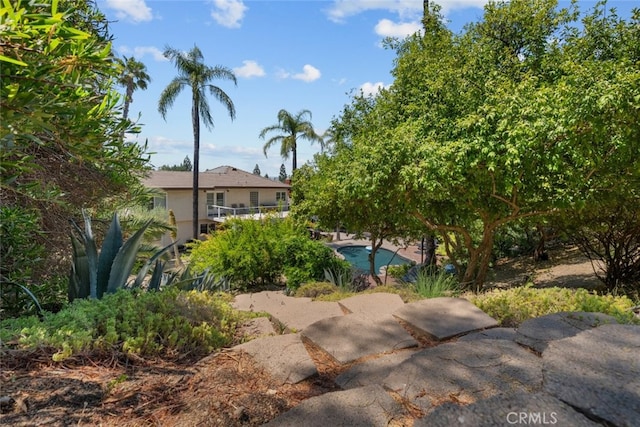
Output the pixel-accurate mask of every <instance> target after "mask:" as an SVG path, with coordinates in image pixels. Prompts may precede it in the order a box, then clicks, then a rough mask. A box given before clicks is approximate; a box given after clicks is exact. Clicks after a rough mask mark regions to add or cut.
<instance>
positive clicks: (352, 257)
mask: <svg viewBox="0 0 640 427" xmlns="http://www.w3.org/2000/svg"><path fill="white" fill-rule="evenodd" d="M337 251H338V253H340V254H341V255H342V256H343V257H344V259H345V260H347V261H348V262H349V264H351V265H353V266H354V267H356V268H357V269H359V270H364V271H367V272H368V271H369V250H367V247H366V246H343V247H341V248H338V249H337ZM389 261H391V263H389ZM387 264H389V265H400V264H411V261H409V260H408V259H406V258H404V257H401V256H400V255H398V254H395V253H394V252H392V251H390V250H388V249H384V248H380V249H378V250H377V251H376V261H375V265H376V272H378V273H379V272H380V267H386V265H387Z"/></svg>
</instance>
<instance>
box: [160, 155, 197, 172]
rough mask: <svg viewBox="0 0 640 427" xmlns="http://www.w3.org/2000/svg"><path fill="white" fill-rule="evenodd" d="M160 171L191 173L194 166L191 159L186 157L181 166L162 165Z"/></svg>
mask: <svg viewBox="0 0 640 427" xmlns="http://www.w3.org/2000/svg"><path fill="white" fill-rule="evenodd" d="M158 170H161V171H182V172H191V171H192V170H193V165H192V164H191V159H189V156H186V157H185V158H184V160H183V161H182V163H180V164H179V165H173V166H169V165H162V166H160V167H159V168H158Z"/></svg>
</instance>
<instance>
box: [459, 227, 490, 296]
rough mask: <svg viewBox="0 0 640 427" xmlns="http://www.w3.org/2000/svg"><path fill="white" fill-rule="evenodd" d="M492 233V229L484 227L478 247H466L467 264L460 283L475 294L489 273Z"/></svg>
mask: <svg viewBox="0 0 640 427" xmlns="http://www.w3.org/2000/svg"><path fill="white" fill-rule="evenodd" d="M493 231H494V230H493V228H491V227H487V226H485V228H484V232H483V234H482V241H481V242H480V244H479V245H478V247H476V248H473V247H467V250H468V251H469V264H468V265H467V269H466V270H465V272H464V276H463V278H462V282H463V283H465V284H468V285H471V286H470V287H471V288H472V290H474V291H476V292H477V291H479V290H480V289H482V287H483V285H484V282H485V280H486V279H487V273H488V272H489V264H490V263H491V251H492V249H493Z"/></svg>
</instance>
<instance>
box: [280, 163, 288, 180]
mask: <svg viewBox="0 0 640 427" xmlns="http://www.w3.org/2000/svg"><path fill="white" fill-rule="evenodd" d="M286 180H287V168H285V167H284V163H283V164H281V165H280V173H279V174H278V181H280V182H285V181H286Z"/></svg>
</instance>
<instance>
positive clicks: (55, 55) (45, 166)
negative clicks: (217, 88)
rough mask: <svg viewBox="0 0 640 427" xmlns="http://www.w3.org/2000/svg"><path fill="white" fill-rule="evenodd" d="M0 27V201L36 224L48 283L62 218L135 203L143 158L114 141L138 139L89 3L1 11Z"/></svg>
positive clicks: (19, 5) (63, 239)
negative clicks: (33, 215)
mask: <svg viewBox="0 0 640 427" xmlns="http://www.w3.org/2000/svg"><path fill="white" fill-rule="evenodd" d="M0 22H2V23H3V25H2V26H3V30H2V42H1V43H2V49H1V50H2V52H1V53H0V79H1V80H2V84H1V85H0V172H1V180H0V201H1V203H2V204H3V205H5V206H21V207H24V208H26V209H28V210H31V211H33V212H37V213H38V215H39V216H40V227H41V230H42V231H43V232H44V233H43V235H44V236H46V239H44V238H43V241H42V243H43V244H45V246H46V251H45V254H46V259H45V261H44V262H42V263H39V268H38V269H39V270H42V271H41V274H42V275H48V274H53V273H55V272H60V269H61V266H64V268H65V270H66V266H67V265H68V264H66V263H62V262H60V260H59V259H57V254H59V253H60V251H59V248H60V247H62V246H65V245H67V244H68V237H67V235H68V232H69V223H68V219H69V217H71V216H73V215H74V214H76V213H77V212H78V209H79V207H80V206H87V207H92V208H100V206H101V205H104V204H106V200H107V198H108V200H109V203H110V204H111V206H110V208H111V209H112V208H113V204H118V203H121V202H122V200H125V199H127V198H129V197H133V195H134V194H135V193H136V192H137V191H138V190H139V189H140V188H141V184H140V176H141V175H142V174H143V173H144V172H145V170H146V169H147V161H148V156H147V154H146V153H145V151H146V147H144V146H139V145H137V144H130V143H125V142H124V141H123V140H122V138H121V135H122V133H123V132H124V131H127V132H135V131H136V129H135V128H131V127H130V123H128V122H127V121H125V120H124V119H123V118H122V115H121V112H120V110H119V107H118V105H119V104H120V99H119V98H120V97H119V95H118V93H117V91H116V90H115V89H114V88H115V85H116V81H117V78H118V76H119V72H120V69H119V66H118V64H117V62H116V60H115V58H114V56H113V55H112V51H111V44H110V38H111V36H110V34H109V33H108V31H107V26H106V18H105V17H104V15H103V14H102V13H101V12H100V11H99V10H98V9H97V7H96V6H95V3H94V2H93V1H74V0H71V1H64V2H57V1H48V0H44V1H39V2H36V3H34V2H25V1H15V2H5V3H3V5H2V6H1V7H0ZM14 249H16V250H17V248H14ZM34 275H35V273H34Z"/></svg>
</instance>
